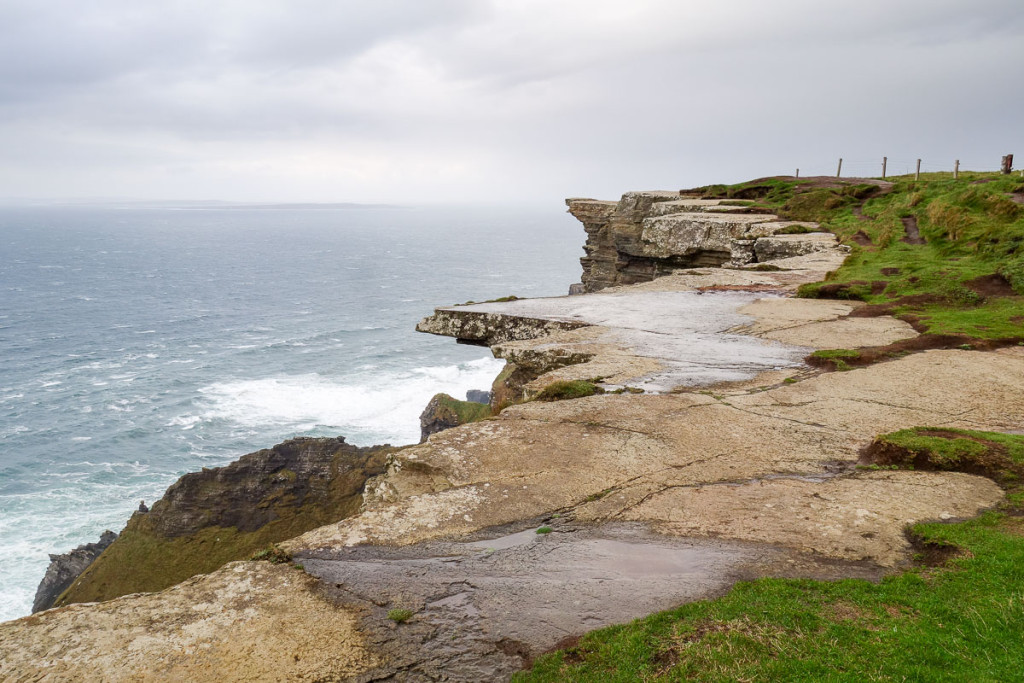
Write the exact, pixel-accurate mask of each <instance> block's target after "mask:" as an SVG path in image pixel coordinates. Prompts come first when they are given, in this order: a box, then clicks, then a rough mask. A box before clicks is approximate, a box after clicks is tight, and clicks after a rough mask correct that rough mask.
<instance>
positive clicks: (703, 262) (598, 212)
mask: <svg viewBox="0 0 1024 683" xmlns="http://www.w3.org/2000/svg"><path fill="white" fill-rule="evenodd" d="M566 204H567V205H568V206H569V213H571V214H572V215H573V216H575V217H576V218H578V219H579V220H580V222H582V223H583V228H584V230H586V233H587V243H586V245H585V246H584V247H583V248H584V250H585V251H586V252H587V255H586V256H584V257H583V258H581V259H580V263H581V264H582V265H583V278H582V283H583V287H582V291H585V292H596V291H599V290H602V289H604V288H606V287H613V286H616V285H630V284H636V283H638V282H649V281H651V280H654V279H655V278H658V277H661V276H663V275H667V274H669V273H672V272H674V271H676V270H678V269H680V268H695V267H705V266H709V267H715V266H723V265H728V266H731V267H751V266H753V267H757V264H759V263H762V264H763V263H767V262H771V261H774V260H777V259H783V258H789V257H794V256H802V255H804V254H808V253H812V252H816V251H828V250H834V249H835V248H836V247H837V243H836V240H835V237H834V236H832V235H830V234H828V233H824V232H809V233H807V234H780V233H786V232H790V231H793V230H798V231H813V230H815V229H816V225H815V224H813V223H806V222H797V221H785V220H781V219H780V218H779V217H778V216H776V215H774V214H768V213H764V214H750V213H747V208H746V207H744V206H735V205H730V204H729V203H726V202H723V201H722V200H717V199H697V198H694V197H684V196H683V195H682V194H681V193H679V192H627V193H626V194H624V195H622V199H620V200H619V201H618V202H607V201H598V200H594V199H567V200H566Z"/></svg>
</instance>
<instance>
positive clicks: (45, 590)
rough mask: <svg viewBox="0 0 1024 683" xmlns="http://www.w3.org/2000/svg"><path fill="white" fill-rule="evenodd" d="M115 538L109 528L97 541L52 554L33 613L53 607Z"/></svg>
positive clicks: (38, 589)
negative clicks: (58, 553)
mask: <svg viewBox="0 0 1024 683" xmlns="http://www.w3.org/2000/svg"><path fill="white" fill-rule="evenodd" d="M115 539H117V534H115V533H114V532H113V531H110V530H109V529H107V530H106V531H104V532H103V533H102V534H101V535H100V540H99V541H97V542H96V543H83V544H82V545H80V546H78V547H77V548H75V549H74V550H69V551H68V552H66V553H63V554H60V555H50V566H49V567H47V568H46V574H44V575H43V580H42V581H40V582H39V588H37V589H36V597H35V599H34V600H33V601H32V614H35V613H36V612H42V611H43V610H46V609H50V608H51V607H53V603H54V601H56V600H57V598H58V597H60V594H61V593H63V592H64V591H66V590H67V589H68V587H69V586H70V585H71V584H72V583H74V581H75V579H77V578H78V577H79V576H81V574H82V572H84V571H85V570H86V569H88V568H89V565H91V564H92V563H93V562H94V561H95V560H96V558H97V557H99V556H100V554H102V553H103V551H104V550H106V549H107V547H108V546H109V545H110V544H111V543H113V542H114V540H115Z"/></svg>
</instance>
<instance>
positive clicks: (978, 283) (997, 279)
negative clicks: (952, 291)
mask: <svg viewBox="0 0 1024 683" xmlns="http://www.w3.org/2000/svg"><path fill="white" fill-rule="evenodd" d="M964 286H965V287H967V288H968V289H970V290H971V291H972V292H975V293H976V294H980V295H982V296H1016V294H1017V293H1016V292H1015V291H1013V287H1011V286H1010V282H1009V281H1008V280H1007V279H1006V278H1005V277H1003V276H1002V275H1000V274H998V273H992V274H991V275H982V276H981V277H976V278H974V279H973V280H968V281H967V282H965V283H964Z"/></svg>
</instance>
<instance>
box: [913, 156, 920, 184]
mask: <svg viewBox="0 0 1024 683" xmlns="http://www.w3.org/2000/svg"><path fill="white" fill-rule="evenodd" d="M920 179H921V160H920V159H918V160H917V170H916V171H914V180H920Z"/></svg>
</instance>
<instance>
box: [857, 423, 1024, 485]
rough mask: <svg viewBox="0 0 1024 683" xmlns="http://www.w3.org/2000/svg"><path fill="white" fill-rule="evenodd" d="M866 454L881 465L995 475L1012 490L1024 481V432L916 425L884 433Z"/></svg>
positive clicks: (998, 480)
mask: <svg viewBox="0 0 1024 683" xmlns="http://www.w3.org/2000/svg"><path fill="white" fill-rule="evenodd" d="M865 456H866V458H867V459H869V460H870V461H871V462H872V463H874V464H878V465H895V466H898V467H906V468H913V469H926V470H955V471H959V472H970V473H973V474H981V475H984V476H987V477H990V478H992V479H993V480H994V481H995V482H996V483H998V484H1000V485H1001V486H1003V487H1004V488H1008V489H1010V490H1011V492H1012V493H1016V492H1017V491H1016V490H1017V488H1018V487H1020V486H1021V485H1022V482H1024V436H1021V435H1016V434H1003V433H1000V432H981V431H972V430H966V429H947V428H936V427H914V428H912V429H902V430H900V431H898V432H892V433H890V434H883V435H881V436H879V437H878V438H876V439H875V440H874V442H873V443H872V444H871V445H870V446H869V447H868V449H867V451H866V452H865Z"/></svg>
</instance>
